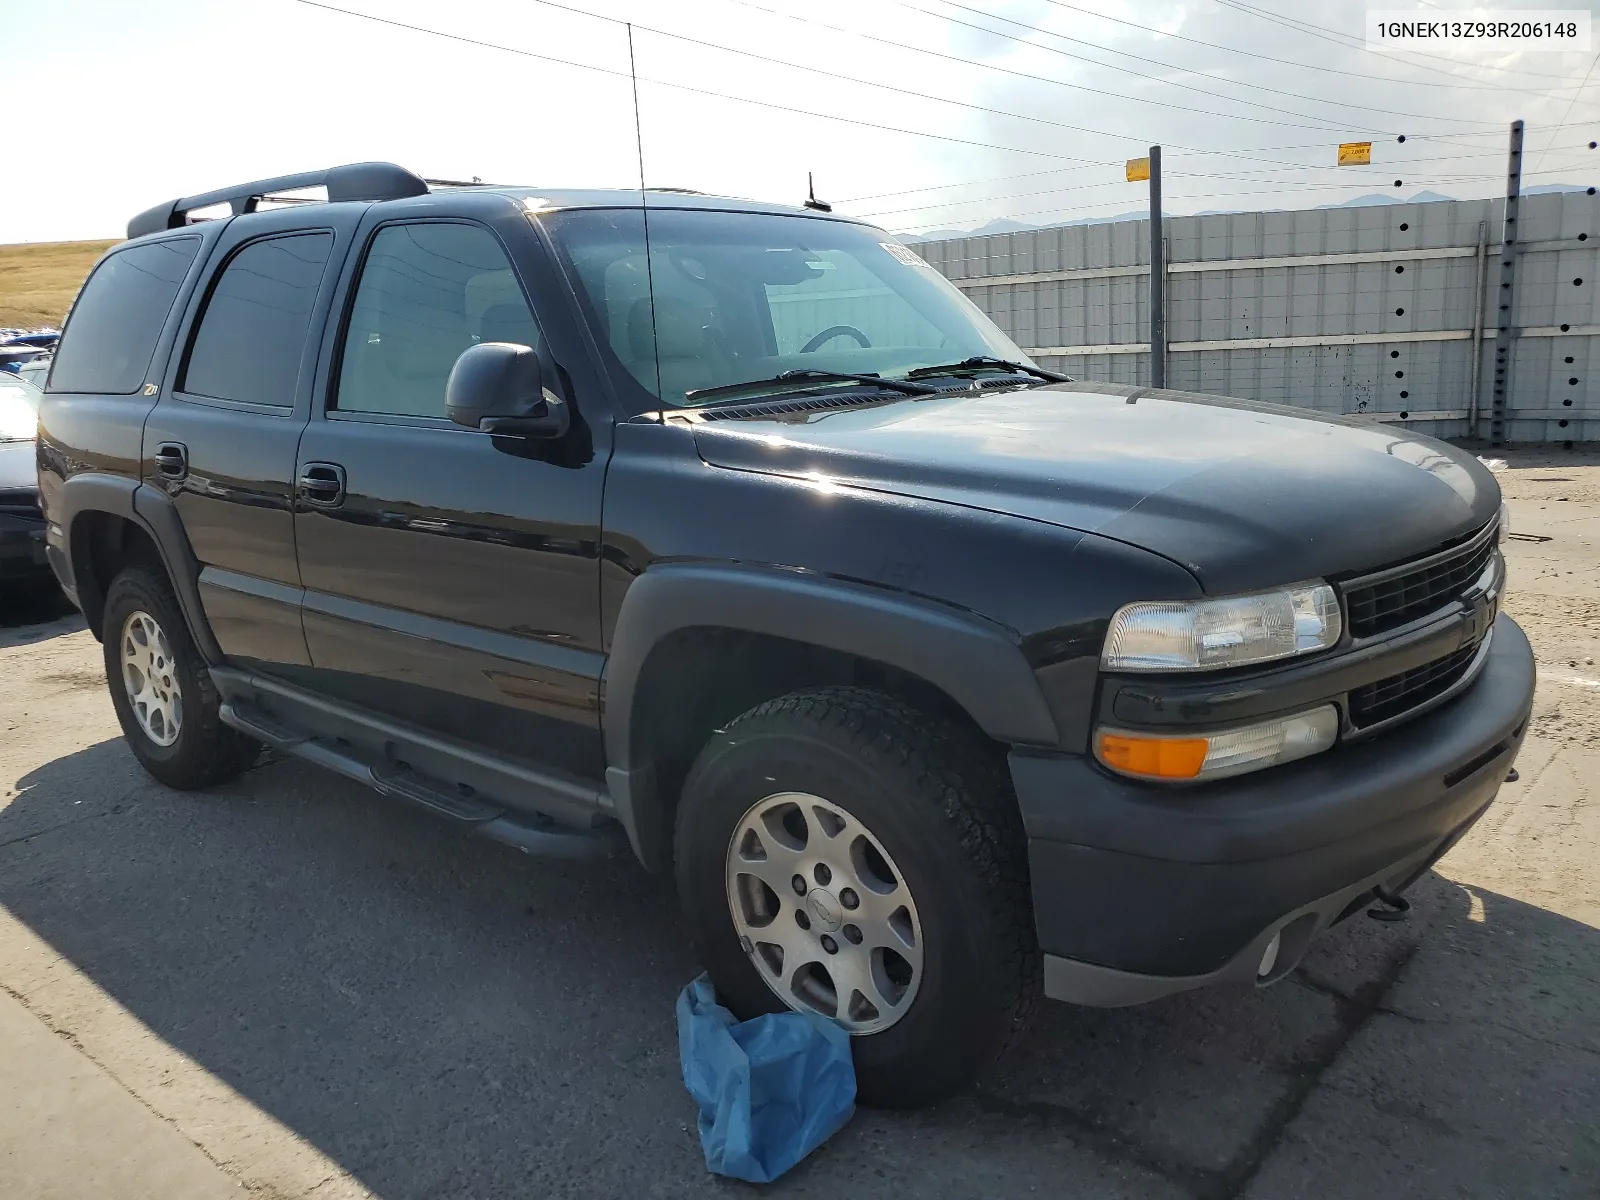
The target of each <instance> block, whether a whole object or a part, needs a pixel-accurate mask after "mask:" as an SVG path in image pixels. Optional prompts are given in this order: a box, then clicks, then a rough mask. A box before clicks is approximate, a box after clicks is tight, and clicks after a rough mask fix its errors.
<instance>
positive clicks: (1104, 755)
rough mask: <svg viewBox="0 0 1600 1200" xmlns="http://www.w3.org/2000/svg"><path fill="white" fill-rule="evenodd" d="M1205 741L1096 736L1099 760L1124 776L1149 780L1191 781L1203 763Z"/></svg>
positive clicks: (1131, 736) (1103, 733) (1208, 743)
mask: <svg viewBox="0 0 1600 1200" xmlns="http://www.w3.org/2000/svg"><path fill="white" fill-rule="evenodd" d="M1208 749H1210V742H1209V741H1208V740H1207V739H1206V738H1162V737H1138V736H1136V735H1133V734H1127V733H1105V732H1102V733H1101V734H1100V761H1101V762H1103V763H1105V764H1106V766H1108V767H1110V768H1112V770H1115V771H1121V772H1122V773H1123V774H1125V775H1143V776H1145V777H1146V778H1149V779H1193V778H1195V777H1196V776H1197V775H1199V774H1200V767H1201V766H1202V764H1204V763H1205V761H1206V751H1207V750H1208Z"/></svg>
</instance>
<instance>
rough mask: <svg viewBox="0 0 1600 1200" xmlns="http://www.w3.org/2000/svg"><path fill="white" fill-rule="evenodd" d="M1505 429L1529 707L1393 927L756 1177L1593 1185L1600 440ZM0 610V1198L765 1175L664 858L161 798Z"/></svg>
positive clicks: (315, 788)
mask: <svg viewBox="0 0 1600 1200" xmlns="http://www.w3.org/2000/svg"><path fill="white" fill-rule="evenodd" d="M1507 457H1509V458H1510V459H1511V464H1512V465H1511V467H1510V469H1509V470H1507V471H1506V472H1505V473H1504V474H1503V475H1502V476H1501V478H1502V481H1503V484H1504V487H1505V491H1506V494H1507V496H1508V497H1509V498H1510V502H1511V506H1512V511H1513V518H1514V527H1515V529H1516V530H1517V539H1516V540H1514V541H1513V542H1512V543H1511V544H1510V546H1509V547H1508V550H1509V557H1510V559H1511V560H1512V574H1511V590H1510V595H1509V598H1508V601H1507V606H1508V609H1509V611H1511V612H1512V613H1513V614H1514V615H1515V616H1516V617H1517V619H1518V620H1520V621H1522V622H1523V624H1524V626H1525V627H1526V628H1527V630H1528V632H1529V634H1530V636H1531V637H1532V639H1533V642H1534V646H1535V648H1536V651H1537V653H1538V656H1539V664H1540V673H1541V679H1540V686H1539V696H1538V702H1537V708H1536V719H1535V724H1534V727H1533V731H1532V733H1531V734H1530V737H1529V740H1528V743H1527V747H1526V749H1525V750H1524V753H1523V756H1522V758H1521V760H1520V761H1519V769H1520V771H1521V776H1522V778H1521V780H1520V781H1519V782H1517V783H1514V784H1510V785H1508V786H1507V787H1506V788H1504V789H1503V791H1502V793H1501V797H1500V800H1499V801H1498V802H1497V804H1496V806H1495V808H1494V809H1492V810H1491V812H1490V814H1489V816H1488V817H1486V818H1485V819H1484V820H1483V821H1482V822H1480V823H1479V825H1478V826H1477V827H1476V828H1475V829H1474V831H1473V832H1472V834H1471V835H1470V836H1469V837H1468V838H1467V839H1466V840H1464V841H1463V842H1462V844H1461V845H1460V846H1458V847H1457V848H1456V849H1455V850H1454V851H1453V852H1452V853H1451V855H1450V856H1449V857H1448V858H1447V859H1445V860H1444V862H1442V863H1441V864H1440V867H1439V869H1438V870H1437V871H1436V872H1433V873H1430V875H1428V876H1427V877H1426V878H1424V879H1423V880H1422V881H1421V882H1420V883H1419V884H1418V885H1417V886H1416V888H1415V889H1414V890H1413V893H1412V898H1413V901H1414V906H1415V908H1414V912H1413V914H1412V917H1411V919H1410V920H1408V921H1407V922H1405V923H1403V924H1399V925H1386V924H1380V923H1378V922H1375V921H1368V920H1362V919H1357V920H1353V921H1351V922H1348V923H1347V924H1346V925H1345V926H1342V927H1341V928H1340V929H1338V930H1336V931H1334V932H1333V933H1332V934H1330V935H1329V936H1328V937H1326V938H1324V939H1323V940H1322V941H1321V942H1320V943H1318V944H1317V945H1316V946H1315V947H1314V948H1313V951H1312V953H1311V954H1310V955H1309V956H1308V958H1307V960H1306V961H1305V963H1304V964H1303V965H1302V966H1301V967H1300V968H1299V969H1298V970H1297V971H1296V972H1294V973H1293V974H1292V975H1291V976H1290V977H1289V978H1288V979H1287V980H1285V981H1284V982H1283V983H1281V984H1279V985H1278V986H1276V987H1273V988H1270V989H1267V990H1265V991H1255V990H1252V989H1248V988H1245V989H1216V990H1213V991H1210V992H1206V993H1200V994H1195V995H1190V996H1185V997H1177V998H1174V999H1171V1000H1167V1001H1163V1002H1161V1003H1158V1004H1153V1005H1149V1006H1146V1007H1144V1008H1140V1009H1131V1010H1121V1011H1093V1010H1075V1009H1070V1008H1066V1007H1064V1006H1059V1005H1050V1006H1047V1009H1046V1012H1045V1013H1044V1015H1043V1017H1042V1019H1041V1020H1040V1022H1039V1025H1038V1028H1037V1029H1036V1030H1035V1032H1034V1034H1033V1035H1032V1037H1031V1039H1030V1041H1029V1042H1028V1043H1027V1045H1026V1047H1025V1048H1024V1050H1023V1051H1022V1052H1021V1053H1019V1054H1017V1055H1016V1056H1014V1057H1013V1058H1012V1059H1011V1060H1010V1061H1008V1062H1007V1063H1005V1064H1004V1065H1003V1066H1002V1067H1001V1068H1000V1069H998V1070H997V1071H996V1072H994V1073H993V1075H992V1076H991V1077H990V1078H989V1079H988V1080H986V1081H985V1082H984V1084H983V1085H982V1086H981V1087H980V1088H979V1089H977V1090H976V1091H975V1092H973V1093H972V1094H970V1095H967V1096H964V1097H962V1098H960V1099H957V1100H955V1101H952V1102H951V1103H949V1104H946V1105H944V1106H942V1107H940V1108H938V1109H936V1110H933V1111H931V1112H925V1113H918V1114H909V1115H907V1114H885V1113H874V1112H865V1111H863V1112H859V1113H858V1114H857V1115H856V1117H855V1119H854V1120H853V1121H852V1123H851V1124H850V1125H849V1126H848V1127H847V1128H846V1129H845V1130H844V1131H843V1132H841V1133H840V1134H839V1135H838V1136H837V1137H836V1138H835V1139H834V1140H833V1141H832V1142H830V1143H829V1144H828V1145H827V1146H826V1147H824V1148H823V1149H822V1150H821V1151H819V1152H818V1153H817V1154H816V1155H814V1156H813V1157H812V1158H811V1159H810V1160H809V1161H807V1162H806V1163H804V1164H802V1165H801V1166H800V1167H799V1168H797V1169H796V1170H795V1171H794V1172H793V1173H792V1174H791V1175H790V1176H789V1177H787V1178H786V1179H785V1180H783V1181H782V1182H781V1183H779V1184H778V1185H776V1186H774V1187H773V1188H772V1189H770V1190H771V1191H772V1192H773V1193H774V1194H779V1195H784V1196H827V1197H829V1198H830V1200H832V1198H834V1197H837V1196H839V1195H841V1194H848V1195H863V1196H877V1195H885V1196H888V1195H895V1196H900V1195H910V1196H919V1197H920V1196H930V1197H967V1196H1007V1197H1010V1196H1017V1195H1032V1194H1039V1195H1052V1196H1059V1195H1070V1196H1074V1197H1080V1196H1082V1197H1194V1198H1197V1200H1225V1198H1231V1197H1236V1196H1247V1197H1252V1198H1255V1200H1281V1198H1285V1197H1306V1198H1307V1200H1311V1198H1315V1200H1332V1198H1336V1197H1350V1198H1351V1200H1370V1198H1371V1197H1389V1196H1396V1197H1402V1196H1403V1197H1435V1196H1438V1197H1452V1198H1454V1197H1485V1198H1487V1197H1502V1196H1505V1197H1526V1196H1539V1197H1566V1196H1570V1197H1584V1198H1587V1200H1593V1197H1595V1196H1596V1195H1600V1133H1597V1124H1596V1121H1595V1116H1594V1114H1595V1113H1596V1112H1597V1111H1600V1021H1597V1018H1596V1016H1595V1011H1596V1010H1595V1006H1594V999H1593V998H1594V996H1595V995H1596V992H1597V989H1600V883H1597V877H1596V876H1597V872H1596V867H1595V863H1596V861H1597V859H1596V852H1597V850H1600V804H1597V803H1596V797H1595V796H1594V789H1595V787H1596V786H1597V781H1600V744H1597V739H1600V668H1596V666H1595V660H1596V659H1600V554H1597V542H1600V456H1593V455H1585V454H1583V453H1581V452H1578V453H1573V452H1568V453H1565V454H1560V455H1545V456H1533V455H1521V454H1513V455H1508V456H1507ZM0 603H9V604H10V605H11V607H9V608H8V609H7V612H6V615H5V617H4V618H3V619H0V679H4V681H5V683H6V691H5V699H4V700H3V701H0V735H3V736H0V1005H10V1006H12V1007H13V1008H14V1009H15V1010H16V1011H15V1012H14V1013H11V1014H10V1015H9V1016H8V1017H7V1023H5V1024H3V1025H0V1028H3V1029H8V1030H15V1031H16V1032H15V1033H13V1034H10V1035H8V1041H7V1043H6V1044H7V1046H8V1048H9V1051H10V1052H9V1053H8V1054H0V1196H6V1197H10V1196H13V1195H16V1196H21V1195H28V1196H29V1197H30V1198H32V1200H43V1198H45V1197H50V1196H56V1195H59V1196H63V1197H66V1196H72V1197H80V1196H89V1195H93V1196H104V1197H107V1198H109V1200H125V1198H126V1200H146V1198H147V1197H154V1196H160V1197H161V1200H177V1197H178V1196H179V1195H180V1194H181V1195H182V1196H185V1197H187V1196H190V1195H194V1196H200V1195H205V1196H211V1195H224V1194H240V1193H250V1194H254V1195H257V1196H262V1197H269V1198H273V1200H290V1198H296V1200H298V1198H300V1197H312V1196H314V1197H316V1200H326V1198H328V1197H357V1196H381V1197H385V1198H393V1200H401V1198H411V1197H416V1198H418V1200H421V1198H428V1200H438V1198H444V1197H469V1196H471V1197H489V1196H540V1197H546V1196H548V1197H558V1196H627V1197H630V1198H631V1197H652V1196H660V1197H667V1196H692V1195H724V1194H726V1195H744V1194H749V1193H750V1191H751V1189H749V1188H746V1187H744V1186H742V1185H736V1184H731V1183H727V1182H724V1181H719V1180H716V1179H713V1178H711V1177H710V1176H708V1175H707V1174H706V1172H705V1169H704V1165H703V1163H702V1161H701V1158H700V1151H699V1147H698V1144H697V1141H696V1139H695V1135H694V1132H693V1120H694V1114H693V1108H692V1106H691V1104H690V1102H689V1100H688V1098H687V1096H686V1095H685V1094H684V1092H683V1088H682V1084H681V1081H680V1080H679V1078H678V1065H677V1049H676V1041H675V1036H674V1029H673V1016H672V1005H673V1000H674V997H675V995H676V993H677V990H678V989H679V988H680V987H681V986H682V984H683V983H684V982H685V981H687V980H688V979H689V978H690V977H692V976H693V975H694V974H695V973H696V971H697V967H696V965H695V963H694V961H693V958H692V955H691V953H690V951H689V950H688V949H686V939H685V937H684V932H683V929H682V927H681V923H680V920H679V918H678V915H677V912H676V907H675V904H674V903H673V901H672V898H671V894H670V891H669V889H667V888H666V887H665V886H664V885H662V884H661V883H660V882H658V881H656V880H654V879H652V878H650V877H649V876H647V875H645V874H644V873H643V872H641V871H639V870H637V869H635V868H634V867H633V866H632V865H631V864H630V863H629V862H627V861H615V862H612V863H609V864H561V863H555V864H551V863H542V862H533V861H530V860H528V859H526V858H523V857H521V856H519V855H517V854H516V853H514V852H511V851H509V850H506V849H504V848H501V847H499V846H496V845H493V844H489V843H486V842H480V841H472V840H468V839H464V838H462V837H461V836H459V835H458V834H456V833H455V832H454V831H452V830H450V829H448V828H445V827H444V826H442V825H440V824H438V823H436V822H434V821H433V820H431V819H430V818H428V817H426V816H424V815H422V814H419V813H415V812H412V811H410V810H407V809H403V808H397V807H394V806H392V805H390V804H389V803H388V802H386V801H384V800H383V799H382V798H380V797H378V796H377V795H375V794H373V793H371V792H368V791H366V790H363V789H361V788H359V787H356V786H354V785H352V784H349V783H347V782H345V781H343V780H340V779H338V778H335V777H332V776H330V775H327V774H323V773H319V772H317V771H315V770H313V769H312V768H309V767H306V766H303V765H302V764H300V763H298V762H294V761H269V762H266V763H264V764H263V765H262V766H260V767H258V768H256V769H255V770H253V771H251V772H250V773H248V774H247V775H246V776H244V777H243V778H241V779H240V780H238V781H236V782H235V783H233V784H230V785H229V786H227V787H224V788H220V789H217V790H216V791H215V792H212V793H209V794H205V795H180V794H177V793H173V792H169V791H166V790H165V789H163V788H161V787H159V786H158V785H156V784H154V783H153V782H151V781H150V780H149V779H148V778H147V777H146V776H144V774H143V773H142V772H141V771H140V770H139V768H138V767H137V766H136V765H135V763H134V761H133V759H132V757H131V756H130V755H129V754H128V753H127V751H126V750H125V749H124V747H123V745H122V743H121V741H120V739H119V737H118V735H117V729H116V722H115V719H114V717H113V716H112V712H111V706H110V703H109V701H108V700H107V698H106V693H105V685H104V681H103V678H102V668H101V663H100V658H99V647H98V646H97V644H96V643H95V642H94V641H93V639H92V638H90V636H89V635H88V633H87V632H86V631H84V630H83V628H82V626H81V623H80V622H79V621H78V619H77V618H76V616H75V615H72V614H68V613H63V612H61V611H60V610H59V608H52V607H51V606H50V603H49V602H48V601H44V600H39V599H35V600H33V601H31V602H29V603H28V604H24V605H20V606H19V605H18V604H17V603H16V601H15V599H14V598H13V599H12V600H11V601H9V602H7V601H0ZM1113 903H1114V900H1113V899H1111V898H1108V899H1107V904H1108V906H1109V905H1110V904H1113ZM1085 916H1086V919H1094V917H1095V914H1092V913H1091V914H1085ZM19 1022H20V1023H19ZM30 1030H33V1031H42V1032H43V1034H44V1035H46V1036H33V1037H31V1038H30V1037H29V1036H28V1034H29V1031H30ZM30 1047H31V1049H30ZM64 1056H69V1057H64ZM63 1062H65V1063H66V1065H65V1066H63V1065H62V1063H63ZM96 1089H98V1090H96ZM41 1096H45V1097H47V1098H48V1097H60V1098H63V1099H61V1103H60V1104H57V1105H55V1106H54V1107H52V1105H51V1104H47V1103H41V1102H40V1100H39V1097H41ZM119 1105H120V1107H119ZM119 1114H120V1115H119ZM119 1138H120V1139H121V1141H120V1142H119V1141H118V1139H119ZM119 1145H123V1146H126V1147H128V1148H129V1149H128V1152H127V1153H125V1154H123V1153H112V1150H114V1149H115V1148H116V1147H117V1146H119ZM185 1155H186V1156H188V1160H186V1161H183V1162H179V1161H178V1160H179V1159H180V1158H181V1157H182V1156H185ZM152 1162H155V1163H157V1165H158V1166H159V1167H160V1172H158V1173H157V1174H150V1173H148V1172H149V1171H155V1170H156V1169H157V1168H156V1167H154V1166H150V1164H151V1163H152ZM107 1163H110V1164H111V1165H109V1166H107V1165H106V1164H107ZM97 1164H98V1165H97ZM91 1168H92V1170H93V1171H97V1172H99V1174H94V1175H93V1176H92V1178H91V1177H90V1175H88V1174H85V1172H90V1171H91ZM74 1172H76V1174H74ZM141 1172H144V1173H141ZM161 1172H164V1173H161ZM157 1178H159V1179H161V1180H162V1181H164V1182H162V1183H160V1184H156V1183H151V1182H149V1181H150V1180H152V1179H157ZM86 1179H88V1180H90V1181H89V1182H84V1181H85V1180H86ZM180 1179H181V1180H184V1181H188V1182H186V1183H184V1185H183V1187H181V1188H180V1186H179V1185H178V1184H177V1183H175V1182H171V1181H175V1180H180ZM196 1181H198V1182H196ZM208 1187H209V1188H210V1189H211V1190H207V1188H208ZM52 1189H53V1190H52Z"/></svg>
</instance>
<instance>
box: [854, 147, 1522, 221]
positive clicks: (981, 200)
mask: <svg viewBox="0 0 1600 1200" xmlns="http://www.w3.org/2000/svg"><path fill="white" fill-rule="evenodd" d="M1483 157H1500V156H1499V155H1452V156H1449V157H1448V158H1441V159H1436V160H1431V161H1437V162H1447V161H1451V160H1452V159H1455V158H1483ZM1418 161H1430V160H1418ZM1116 165H1117V166H1121V165H1122V164H1121V163H1117V164H1116ZM1406 165H1407V166H1411V165H1415V164H1412V163H1408V164H1406ZM1292 169H1293V168H1287V169H1286V170H1292ZM1304 169H1307V170H1315V171H1342V172H1344V173H1345V174H1346V175H1348V174H1349V168H1348V167H1321V166H1313V165H1310V164H1308V165H1307V167H1306V168H1304ZM1286 170H1279V171H1261V172H1254V173H1243V172H1238V173H1229V172H1213V171H1176V172H1172V171H1169V172H1165V173H1164V178H1166V179H1233V180H1239V181H1242V182H1253V183H1271V182H1273V180H1272V176H1273V175H1282V174H1285V173H1286ZM1038 174H1050V172H1038ZM1530 174H1531V172H1530ZM1483 179H1484V176H1483V175H1440V176H1435V177H1433V178H1431V179H1425V180H1413V181H1412V184H1413V186H1422V185H1423V184H1439V185H1445V184H1451V183H1476V182H1482V181H1483ZM975 182H977V181H975ZM1285 182H1286V183H1287V182H1288V181H1285ZM1123 183H1124V180H1122V179H1107V180H1102V181H1101V182H1099V183H1084V184H1077V185H1074V186H1073V187H1064V188H1045V189H1043V190H1041V191H1036V192H1001V193H999V194H997V195H991V196H971V197H968V198H967V199H965V200H944V201H939V202H937V203H931V204H914V205H909V206H907V207H905V208H890V209H867V210H865V213H864V214H863V215H867V216H874V217H883V216H893V215H895V214H897V213H907V212H927V211H930V210H932V209H936V208H958V207H960V206H961V205H964V204H987V203H990V202H992V201H996V200H1016V199H1022V198H1025V197H1029V196H1054V195H1060V194H1063V193H1066V192H1081V191H1088V190H1090V189H1093V188H1100V187H1118V186H1122V185H1123ZM1381 186H1383V185H1382V184H1380V183H1379V182H1377V181H1376V180H1372V179H1367V180H1364V181H1362V182H1351V183H1334V182H1333V181H1332V180H1329V181H1327V182H1318V181H1316V180H1311V181H1307V182H1306V183H1305V184H1304V185H1303V186H1302V185H1295V188H1294V190H1302V191H1318V190H1332V189H1338V188H1345V187H1356V188H1360V187H1367V188H1377V187H1381ZM839 203H841V204H844V203H851V201H840V202H839Z"/></svg>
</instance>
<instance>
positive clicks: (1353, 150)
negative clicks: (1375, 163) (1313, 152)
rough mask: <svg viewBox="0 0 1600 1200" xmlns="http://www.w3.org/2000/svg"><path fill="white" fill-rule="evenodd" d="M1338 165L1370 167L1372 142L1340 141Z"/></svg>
mask: <svg viewBox="0 0 1600 1200" xmlns="http://www.w3.org/2000/svg"><path fill="white" fill-rule="evenodd" d="M1339 165H1340V166H1341V167H1370V166H1371V165H1372V143H1371V142H1340V143H1339Z"/></svg>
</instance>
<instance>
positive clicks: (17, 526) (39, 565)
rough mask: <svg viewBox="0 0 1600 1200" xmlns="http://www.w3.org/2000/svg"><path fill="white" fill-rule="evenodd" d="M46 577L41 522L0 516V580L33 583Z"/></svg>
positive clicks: (6, 514) (9, 515)
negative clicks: (28, 580) (21, 580)
mask: <svg viewBox="0 0 1600 1200" xmlns="http://www.w3.org/2000/svg"><path fill="white" fill-rule="evenodd" d="M49 573H50V562H49V559H47V558H46V557H45V545H44V519H43V518H39V519H33V518H30V517H21V516H13V515H11V514H9V513H0V579H32V578H36V577H38V576H41V575H48V574H49Z"/></svg>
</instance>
